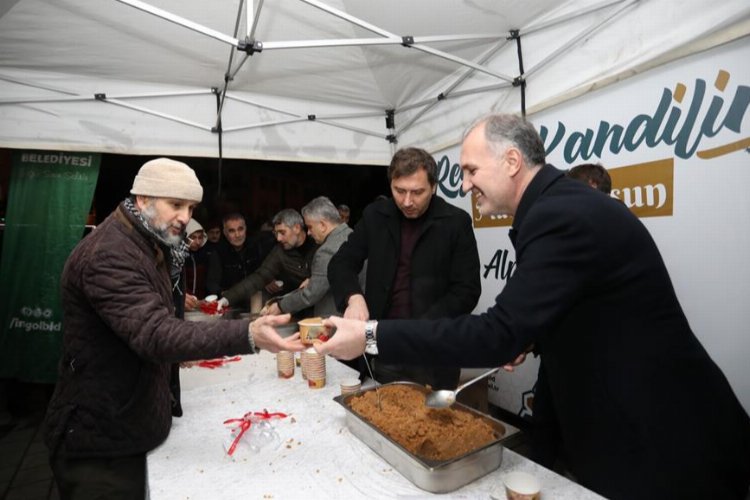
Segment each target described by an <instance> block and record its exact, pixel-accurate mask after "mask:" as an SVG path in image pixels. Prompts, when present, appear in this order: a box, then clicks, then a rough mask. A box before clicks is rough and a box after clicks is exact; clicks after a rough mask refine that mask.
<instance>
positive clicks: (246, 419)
mask: <svg viewBox="0 0 750 500" xmlns="http://www.w3.org/2000/svg"><path fill="white" fill-rule="evenodd" d="M274 417H276V418H286V413H280V412H276V413H268V410H266V409H265V408H264V409H263V411H249V412H247V413H245V414H244V415H243V416H242V418H230V419H229V420H225V421H224V424H231V423H234V422H239V423H240V425H239V426H237V428H238V429H240V432H239V434H237V437H236V438H234V441H232V446H230V447H229V451H227V454H228V455H229V456H232V454H233V453H234V450H235V449H236V448H237V443H239V442H240V439H242V436H243V434H245V432H247V430H248V429H249V428H250V427H252V425H253V422H259V421H261V420H271V419H272V418H274Z"/></svg>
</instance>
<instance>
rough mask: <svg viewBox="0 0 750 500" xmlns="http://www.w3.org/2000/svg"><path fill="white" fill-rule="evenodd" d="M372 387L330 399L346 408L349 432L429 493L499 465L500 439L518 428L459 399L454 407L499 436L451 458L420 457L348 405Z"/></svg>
mask: <svg viewBox="0 0 750 500" xmlns="http://www.w3.org/2000/svg"><path fill="white" fill-rule="evenodd" d="M387 385H411V386H414V387H416V388H418V389H420V390H422V391H425V392H426V390H427V389H426V388H425V387H423V386H421V385H418V384H413V383H410V382H393V383H391V384H385V385H383V386H381V387H385V386H387ZM372 390H374V388H370V389H365V390H361V391H358V392H355V393H353V394H347V395H346V396H336V397H335V398H333V400H334V401H336V402H337V403H339V404H340V405H341V406H343V407H344V409H345V410H346V425H347V427H349V430H350V431H351V433H352V434H354V435H355V436H357V437H358V438H359V439H361V440H362V441H363V442H364V443H365V444H366V445H367V446H369V447H370V448H371V449H372V450H373V451H374V452H375V453H377V454H378V455H380V456H381V457H382V458H383V459H384V460H385V461H386V462H388V463H389V464H391V465H392V466H393V468H394V469H396V470H397V471H399V472H400V473H401V474H402V475H403V476H404V477H406V478H407V479H408V480H409V481H411V482H412V483H414V484H415V485H416V486H418V487H419V488H422V489H423V490H426V491H430V492H432V493H446V492H448V491H453V490H456V489H458V488H460V487H461V486H464V485H466V484H469V483H470V482H472V481H474V480H475V479H478V478H480V477H482V476H484V475H485V474H487V473H489V472H492V471H493V470H495V469H497V468H498V467H500V463H501V462H502V459H503V441H505V440H507V439H508V438H509V437H510V436H512V435H514V434H516V433H517V432H518V429H517V428H515V427H513V426H512V425H508V424H506V423H504V422H500V421H499V420H496V419H494V418H492V417H490V416H487V415H485V414H483V413H481V412H479V411H477V410H474V409H473V408H470V407H468V406H466V405H463V404H461V403H455V404H454V405H453V407H454V408H460V409H463V410H465V411H468V412H470V413H472V414H474V415H476V416H478V417H479V418H481V419H482V420H485V421H486V422H487V423H488V424H490V425H491V426H492V427H493V428H494V429H495V431H496V433H497V435H498V438H497V439H496V440H495V441H492V442H490V443H488V444H486V445H485V446H483V447H481V448H477V449H476V450H474V451H472V452H470V453H467V454H465V455H462V456H460V457H456V458H453V459H451V460H444V461H437V460H428V459H425V458H421V457H418V456H416V455H414V454H413V453H411V452H410V451H408V450H407V449H406V448H404V447H403V446H401V445H400V444H398V443H396V442H395V441H394V440H392V439H391V438H390V437H388V436H387V435H386V434H385V433H383V432H382V431H380V429H378V428H377V427H375V426H374V425H372V424H371V423H370V422H368V421H367V420H365V419H364V418H362V417H360V416H359V415H358V414H357V413H355V412H354V411H353V410H352V409H351V408H350V406H349V400H350V399H351V398H353V397H356V396H359V395H361V394H364V393H365V392H368V391H372Z"/></svg>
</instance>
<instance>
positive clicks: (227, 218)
mask: <svg viewBox="0 0 750 500" xmlns="http://www.w3.org/2000/svg"><path fill="white" fill-rule="evenodd" d="M230 220H241V221H242V222H244V223H245V226H247V221H246V220H245V216H244V215H242V214H241V213H239V212H232V213H229V214H226V215H225V216H224V217H222V219H221V226H222V227H224V224H226V223H227V222H229V221H230Z"/></svg>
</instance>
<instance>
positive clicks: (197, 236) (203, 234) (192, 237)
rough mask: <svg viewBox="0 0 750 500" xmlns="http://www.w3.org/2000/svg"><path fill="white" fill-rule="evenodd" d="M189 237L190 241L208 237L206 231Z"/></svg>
mask: <svg viewBox="0 0 750 500" xmlns="http://www.w3.org/2000/svg"><path fill="white" fill-rule="evenodd" d="M188 239H189V240H190V241H201V240H205V239H206V234H205V233H193V234H191V235H190V236H188Z"/></svg>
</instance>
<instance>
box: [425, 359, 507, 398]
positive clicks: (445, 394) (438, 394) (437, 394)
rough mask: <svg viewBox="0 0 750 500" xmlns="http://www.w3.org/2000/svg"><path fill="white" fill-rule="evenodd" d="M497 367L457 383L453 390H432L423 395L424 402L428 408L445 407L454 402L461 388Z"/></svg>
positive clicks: (489, 373)
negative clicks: (425, 395)
mask: <svg viewBox="0 0 750 500" xmlns="http://www.w3.org/2000/svg"><path fill="white" fill-rule="evenodd" d="M499 369H500V367H499V366H498V367H497V368H493V369H492V370H490V371H488V372H485V373H482V374H481V375H479V376H478V377H474V378H473V379H471V380H469V381H468V382H464V383H463V384H461V385H459V386H458V387H456V390H455V391H448V390H445V389H444V390H441V391H432V392H431V393H429V394H428V395H427V397H425V399H424V404H425V405H427V406H429V407H430V408H447V407H449V406H451V405H452V404H453V403H455V402H456V395H457V394H458V393H459V392H461V390H462V389H464V388H465V387H466V386H469V385H471V384H473V383H474V382H476V381H477V380H479V379H482V378H484V377H488V376H490V375H492V374H493V373H495V372H496V371H498V370H499Z"/></svg>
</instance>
